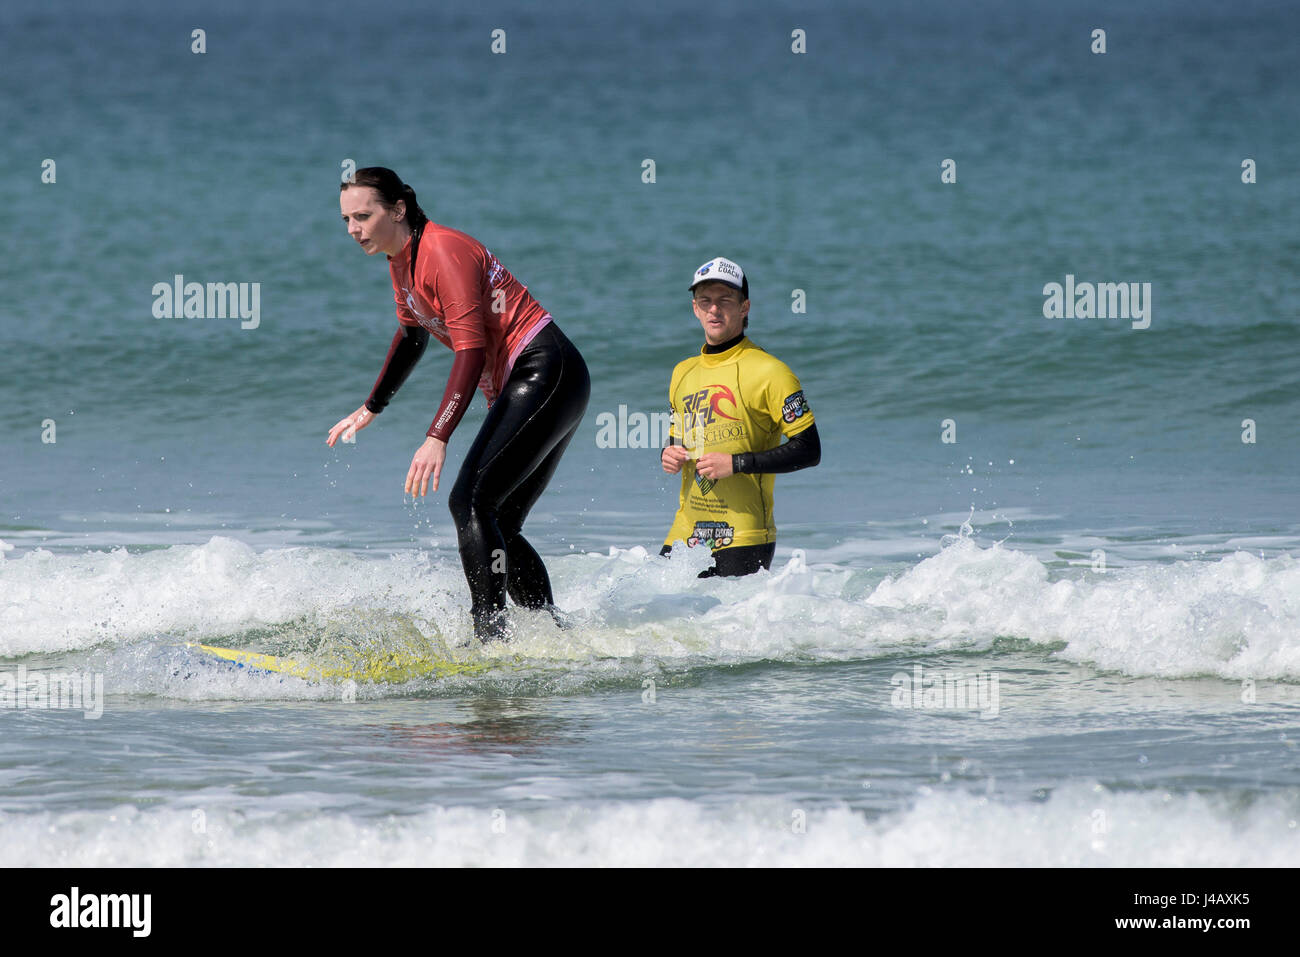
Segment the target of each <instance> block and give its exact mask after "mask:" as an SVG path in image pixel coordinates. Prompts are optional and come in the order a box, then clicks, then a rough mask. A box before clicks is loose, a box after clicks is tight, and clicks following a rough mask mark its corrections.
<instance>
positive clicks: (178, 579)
mask: <svg viewBox="0 0 1300 957" xmlns="http://www.w3.org/2000/svg"><path fill="white" fill-rule="evenodd" d="M707 561H708V559H707V556H705V555H703V554H698V555H697V554H695V552H694V551H687V552H686V553H685V554H683V555H681V556H676V555H675V556H674V557H673V558H672V559H671V560H666V559H661V558H659V557H658V556H656V555H650V554H649V553H647V552H646V551H645V550H644V549H641V548H634V549H628V550H620V549H617V548H612V549H610V553H609V554H608V555H596V554H587V555H581V554H575V555H569V556H562V557H560V558H558V559H556V558H553V559H550V561H549V563H550V566H551V572H552V576H553V580H554V584H555V590H556V596H557V601H558V602H559V604H560V606H561V607H562V608H564V609H565V611H566V613H567V614H568V616H569V618H570V620H571V622H572V625H573V627H571V628H568V629H564V630H561V629H558V628H556V627H555V625H554V624H553V623H552V622H551V620H550V618H549V616H546V615H544V614H541V613H531V614H519V615H518V623H519V630H518V634H517V635H516V637H515V639H514V640H513V641H512V642H510V643H509V645H498V646H493V647H489V648H487V649H483V650H482V651H476V654H480V655H482V656H484V657H488V658H492V657H497V658H510V659H524V660H529V661H541V662H552V663H554V664H556V665H558V666H567V665H574V664H577V665H584V666H585V665H587V664H590V665H592V666H593V667H594V666H595V663H597V662H606V663H608V662H609V661H610V660H615V661H617V660H620V659H626V660H629V661H631V662H639V661H643V660H644V659H652V660H655V661H660V662H674V661H677V662H682V663H686V664H694V663H696V662H700V661H703V662H713V661H728V662H730V661H750V660H764V659H789V658H803V659H807V658H813V659H818V658H821V659H827V660H833V659H853V658H870V657H874V656H877V655H881V654H892V653H898V652H899V651H906V652H908V653H912V654H927V653H941V652H947V651H952V650H971V651H981V650H987V649H988V648H990V647H991V646H992V645H993V643H994V641H995V640H996V639H999V638H1014V639H1021V640H1024V641H1028V642H1031V643H1037V644H1047V645H1051V644H1060V645H1062V646H1063V647H1062V649H1061V650H1060V651H1059V654H1060V655H1062V656H1063V657H1065V658H1066V659H1069V660H1072V661H1077V662H1081V663H1089V664H1092V665H1095V666H1098V667H1101V668H1104V669H1108V670H1116V671H1121V672H1126V673H1129V674H1136V675H1153V676H1165V677H1180V676H1191V675H1216V676H1219V677H1222V678H1226V679H1233V680H1238V679H1242V678H1255V679H1283V680H1296V679H1300V563H1298V562H1297V561H1296V560H1295V559H1294V558H1292V557H1291V556H1289V555H1282V556H1279V557H1276V558H1260V557H1258V556H1255V555H1251V554H1249V553H1246V552H1236V553H1233V554H1230V555H1227V556H1225V557H1222V558H1219V559H1215V560H1202V561H1178V562H1174V563H1169V564H1166V563H1147V564H1141V565H1135V566H1127V567H1123V568H1117V569H1111V570H1109V571H1106V572H1092V571H1083V570H1080V569H1068V570H1065V571H1062V570H1059V569H1057V570H1053V569H1049V568H1048V567H1047V566H1046V565H1044V564H1043V562H1041V561H1040V560H1039V559H1037V558H1035V557H1033V556H1031V555H1028V554H1026V553H1024V552H1020V551H1017V550H1015V549H1011V548H1007V547H1004V546H998V545H994V546H991V547H987V548H981V547H979V546H977V545H975V544H974V543H972V542H971V541H969V540H967V539H959V540H957V541H955V542H952V543H951V544H949V545H947V546H946V547H944V548H942V549H941V550H940V551H939V552H938V554H935V555H933V556H931V557H930V558H927V559H925V560H923V561H920V562H918V563H916V564H915V565H912V566H911V567H908V568H905V569H903V570H901V571H898V570H896V571H895V573H894V574H892V575H889V576H888V577H886V576H885V574H884V571H883V570H882V571H881V572H879V573H872V572H870V571H869V570H863V569H857V570H852V569H846V568H842V567H839V566H836V565H833V564H818V565H809V564H807V563H806V562H805V560H804V558H803V556H802V555H801V554H799V553H795V555H793V556H792V557H791V558H790V559H788V560H787V561H785V562H784V564H780V563H779V564H778V567H776V568H774V569H773V571H772V572H769V573H762V574H759V575H755V576H751V577H749V578H746V579H740V580H724V579H707V580H700V579H697V578H696V575H697V573H698V571H699V570H700V568H702V567H704V565H705V564H706V563H707ZM891 567H893V568H894V569H897V568H898V566H896V565H895V566H891ZM467 605H468V595H467V591H466V587H465V583H464V578H463V576H462V574H461V571H460V569H459V567H458V566H457V565H456V564H455V563H454V562H451V561H448V560H445V559H444V560H432V559H430V558H429V556H427V555H425V554H423V553H419V552H399V553H396V554H394V555H392V556H391V557H388V558H385V559H372V558H368V557H364V556H360V555H358V554H356V553H353V552H345V551H341V550H332V549H322V548H315V547H301V548H286V549H267V550H263V551H256V550H254V549H253V548H251V547H249V546H247V545H245V544H242V543H240V542H237V541H234V540H232V539H228V538H213V539H212V540H211V541H209V542H207V543H206V544H204V545H185V546H174V547H171V548H167V549H160V550H154V551H148V552H143V553H128V552H127V551H126V550H124V549H120V548H119V549H115V550H112V551H107V552H86V553H82V554H78V555H55V554H52V553H50V552H45V551H42V550H40V549H37V550H34V551H31V552H27V553H25V554H23V555H22V556H21V557H19V558H14V557H13V556H12V555H10V556H8V557H7V558H6V559H5V560H3V561H0V656H3V657H16V656H20V655H26V654H32V653H37V654H47V655H49V654H53V655H59V654H63V655H66V654H77V653H84V652H85V650H86V649H88V648H90V647H92V646H95V645H101V646H107V647H108V648H109V649H125V648H129V647H135V646H136V645H138V644H139V643H141V642H146V641H154V642H157V641H170V642H178V641H180V640H183V639H188V640H196V639H197V640H204V641H215V642H218V643H230V642H231V641H239V640H241V638H240V636H241V635H245V634H247V633H249V632H251V631H254V630H257V629H262V630H264V631H269V633H271V634H272V636H273V637H279V638H280V639H281V640H282V641H288V640H289V639H291V638H294V637H295V636H309V637H310V636H315V637H318V638H319V637H320V636H321V635H329V634H330V633H332V631H333V632H338V633H339V634H340V635H342V634H345V633H346V634H347V635H350V636H351V637H352V639H354V640H355V639H358V638H359V639H360V640H365V639H366V638H367V631H370V632H373V633H374V635H375V636H378V637H379V638H383V639H384V640H387V639H386V638H385V636H391V635H393V634H398V633H405V634H407V635H408V636H409V635H415V636H416V638H420V637H421V636H423V637H424V638H425V639H427V640H437V641H439V642H442V643H443V644H444V645H445V646H447V647H457V646H465V645H469V644H470V625H469V616H468V613H467V611H466V606H467ZM331 630H332V631H331ZM403 640H406V639H403ZM474 647H477V646H474ZM165 693H166V692H165Z"/></svg>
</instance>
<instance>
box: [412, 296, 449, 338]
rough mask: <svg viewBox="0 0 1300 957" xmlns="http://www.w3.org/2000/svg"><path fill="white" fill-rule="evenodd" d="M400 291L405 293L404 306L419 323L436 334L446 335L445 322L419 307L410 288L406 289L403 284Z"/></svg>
mask: <svg viewBox="0 0 1300 957" xmlns="http://www.w3.org/2000/svg"><path fill="white" fill-rule="evenodd" d="M402 292H404V293H406V308H407V309H410V310H411V315H413V316H415V318H416V320H418V321H419V323H420V325H422V326H424V328H426V329H428V330H429V331H430V332H433V333H437V334H438V335H442V336H445V335H447V324H446V323H445V322H443V321H442V320H441V319H439V318H438V317H437V316H430V315H428V314H426V313H425V311H424V310H423V309H421V308H420V303H419V301H418V300H417V299H416V298H415V293H413V292H411V290H409V289H407V288H406V287H405V286H403V287H402Z"/></svg>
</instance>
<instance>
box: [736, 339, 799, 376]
mask: <svg viewBox="0 0 1300 957" xmlns="http://www.w3.org/2000/svg"><path fill="white" fill-rule="evenodd" d="M740 361H741V362H742V363H743V364H744V365H745V367H746V369H748V370H749V371H751V372H754V373H755V374H757V375H760V376H762V377H764V378H772V377H775V376H790V377H792V378H793V377H794V372H793V371H792V370H791V369H790V367H789V366H788V365H786V364H785V363H784V362H782V361H781V360H780V359H778V358H777V357H776V356H774V355H772V353H770V352H768V351H767V350H766V349H764V348H763V347H762V346H760V345H758V344H757V343H755V342H752V341H751V342H749V348H747V349H746V350H745V351H744V352H742V353H741V355H740Z"/></svg>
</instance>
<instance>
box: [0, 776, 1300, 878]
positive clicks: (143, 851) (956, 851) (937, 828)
mask: <svg viewBox="0 0 1300 957" xmlns="http://www.w3.org/2000/svg"><path fill="white" fill-rule="evenodd" d="M1297 811H1298V809H1297V807H1296V806H1295V803H1294V801H1293V800H1292V801H1288V800H1287V799H1286V798H1284V797H1283V796H1281V795H1269V796H1266V797H1261V798H1258V799H1257V800H1255V801H1254V802H1252V803H1246V804H1244V805H1241V804H1235V803H1234V802H1233V801H1230V800H1228V799H1227V798H1226V797H1211V798H1206V797H1202V796H1200V795H1198V794H1170V793H1167V792H1164V791H1153V792H1141V793H1134V792H1126V793H1114V792H1111V791H1108V790H1106V789H1105V788H1103V787H1101V786H1100V785H1095V784H1088V783H1077V784H1071V785H1069V786H1067V787H1064V788H1060V789H1058V790H1057V791H1055V792H1054V793H1053V794H1052V795H1051V796H1050V797H1048V798H1047V799H1046V800H1044V801H1040V802H1016V803H1010V802H1004V801H1001V800H996V799H993V798H986V797H982V796H979V795H972V794H968V793H965V792H953V791H945V792H941V793H931V794H925V795H922V796H921V797H920V798H919V799H918V801H917V802H916V803H915V804H914V805H913V806H912V807H910V808H908V809H906V810H902V811H897V812H893V813H889V814H885V815H883V816H881V817H878V818H876V819H874V820H871V819H868V817H867V816H866V815H865V814H863V813H861V812H855V811H852V810H850V809H848V808H844V807H837V808H831V809H805V808H801V807H798V806H797V805H795V804H792V803H790V802H788V801H780V800H776V799H763V800H759V799H751V800H744V801H739V802H736V803H733V804H730V805H705V804H699V803H692V802H687V801H683V800H678V799H670V798H659V799H654V800H648V801H640V802H611V803H603V804H598V805H593V806H580V805H564V806H547V807H542V808H529V809H526V810H518V809H515V808H513V807H507V808H487V807H482V808H467V807H457V808H433V809H429V810H426V811H423V812H421V813H419V814H415V815H403V816H400V817H387V818H382V819H374V818H359V817H354V816H351V815H348V814H346V813H341V812H338V811H328V810H327V811H322V812H320V813H311V812H307V811H303V810H301V809H293V810H283V809H282V810H278V811H277V810H267V809H265V807H263V808H259V810H258V811H257V812H255V813H245V812H242V811H234V810H229V809H214V808H208V809H204V808H201V807H192V808H191V807H186V808H150V809H147V810H138V809H136V808H135V807H132V806H123V807H119V808H116V809H114V810H111V811H74V812H63V813H57V814H56V813H48V812H45V813H38V814H0V829H3V831H4V834H5V840H4V842H3V844H0V866H6V867H11V866H22V865H27V866H33V865H34V866H58V867H109V866H113V867H142V866H143V867H149V866H157V867H173V866H194V865H211V866H236V867H257V866H284V865H308V866H313V867H356V866H374V865H380V866H427V865H445V866H455V867H466V866H519V865H523V866H546V865H579V866H601V865H613V866H668V867H683V866H685V867H692V866H711V865H721V866H881V867H935V866H947V867H1004V866H1005V867H1020V866H1025V867H1081V866H1082V867H1142V866H1161V867H1289V866H1292V865H1293V864H1294V863H1295V861H1296V860H1297V859H1298V858H1300V828H1297V816H1298V815H1297Z"/></svg>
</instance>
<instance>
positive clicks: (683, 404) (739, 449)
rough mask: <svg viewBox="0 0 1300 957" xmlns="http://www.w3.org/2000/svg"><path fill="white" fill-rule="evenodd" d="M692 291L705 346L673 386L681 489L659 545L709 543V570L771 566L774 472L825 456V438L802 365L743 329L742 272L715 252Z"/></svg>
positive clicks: (673, 466)
mask: <svg viewBox="0 0 1300 957" xmlns="http://www.w3.org/2000/svg"><path fill="white" fill-rule="evenodd" d="M690 290H691V295H692V298H693V300H694V307H695V316H696V318H697V319H699V320H700V325H701V326H702V327H703V328H704V348H703V349H701V350H700V354H699V355H697V356H692V357H691V358H689V359H687V360H685V361H684V362H679V363H678V364H677V368H675V369H674V370H673V375H672V381H671V384H670V385H669V387H668V402H669V405H670V406H671V407H672V411H673V417H672V422H673V424H672V429H671V431H670V438H669V443H668V446H667V447H666V448H665V449H664V450H663V452H662V453H661V455H660V461H661V462H662V464H663V468H664V471H665V472H667V473H669V474H670V475H675V474H677V473H678V472H681V473H682V492H681V498H680V501H679V505H678V508H677V516H676V518H675V519H674V520H673V525H672V528H670V529H669V530H668V536H667V538H665V540H664V547H663V550H662V551H661V552H660V554H661V555H667V554H668V553H669V552H671V551H672V547H673V542H675V541H684V542H686V544H687V545H688V546H690V547H692V548H694V547H695V546H696V545H707V546H709V547H710V548H711V549H712V550H713V559H714V564H713V566H712V567H711V568H709V569H708V570H707V571H705V572H703V573H702V574H701V575H700V577H701V578H707V577H709V576H712V575H733V576H734V575H749V574H752V573H753V572H756V571H758V570H759V569H760V568H771V567H772V555H773V554H774V553H775V552H776V523H775V522H774V521H773V518H772V489H773V486H774V484H775V477H774V476H775V475H776V473H778V472H794V471H797V470H798V469H804V468H809V467H810V466H813V465H816V464H817V463H818V462H820V461H821V440H820V439H819V438H818V436H817V426H816V424H815V423H814V422H813V413H812V409H811V408H809V407H808V401H807V400H806V399H805V398H804V394H803V387H802V386H800V385H799V380H798V379H796V378H795V376H794V373H793V372H791V371H790V369H789V367H788V366H787V365H786V364H785V363H784V362H782V361H780V360H779V359H777V358H775V357H774V356H771V355H768V354H767V353H766V352H764V351H763V350H762V349H760V348H759V347H758V346H756V345H754V343H752V342H751V341H750V340H749V339H748V338H746V337H745V329H746V328H747V327H748V326H749V280H748V279H746V278H745V273H744V271H743V270H742V269H741V268H740V267H739V266H738V265H736V264H735V263H734V262H732V261H731V260H730V259H722V258H716V259H710V260H709V261H708V262H706V263H705V264H704V265H703V266H701V267H700V268H699V269H697V270H696V271H695V277H694V280H693V281H692V282H691V286H690ZM782 435H785V437H786V439H787V441H786V442H785V444H781V436H782Z"/></svg>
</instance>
